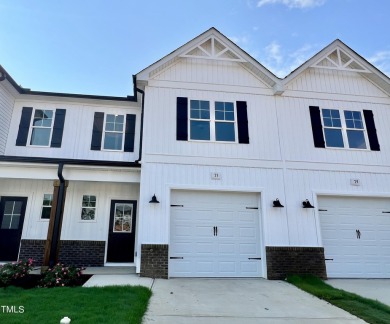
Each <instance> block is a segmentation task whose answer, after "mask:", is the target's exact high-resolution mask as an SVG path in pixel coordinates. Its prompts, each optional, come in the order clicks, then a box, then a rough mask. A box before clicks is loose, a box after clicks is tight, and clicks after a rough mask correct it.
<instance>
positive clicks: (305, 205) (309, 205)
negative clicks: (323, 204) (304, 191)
mask: <svg viewBox="0 0 390 324" xmlns="http://www.w3.org/2000/svg"><path fill="white" fill-rule="evenodd" d="M302 205H303V208H314V206H312V204H311V203H310V201H309V199H306V200H305V201H302Z"/></svg>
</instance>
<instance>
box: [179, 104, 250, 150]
mask: <svg viewBox="0 0 390 324" xmlns="http://www.w3.org/2000/svg"><path fill="white" fill-rule="evenodd" d="M176 140H178V141H188V140H198V141H212V142H232V143H239V144H249V130H248V113H247V104H246V101H236V102H223V101H215V102H210V101H207V100H188V98H186V97H177V98H176Z"/></svg>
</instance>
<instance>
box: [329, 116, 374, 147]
mask: <svg viewBox="0 0 390 324" xmlns="http://www.w3.org/2000/svg"><path fill="white" fill-rule="evenodd" d="M324 109H330V110H338V111H339V113H340V121H341V127H330V126H325V125H324V116H323V114H322V112H323V110H324ZM344 111H352V112H353V111H358V112H360V114H361V116H362V123H363V129H357V128H347V123H346V121H345V115H344ZM321 123H322V133H323V135H324V141H325V147H326V148H327V149H335V150H351V151H369V150H370V146H369V142H368V135H367V127H366V121H365V119H364V115H363V110H360V109H348V108H345V109H343V108H321ZM325 128H328V129H340V130H341V135H342V138H343V143H344V147H334V146H327V145H326V136H325ZM347 130H358V131H362V132H363V136H364V141H365V143H366V148H365V149H363V148H361V149H360V148H354V147H349V142H348V135H347Z"/></svg>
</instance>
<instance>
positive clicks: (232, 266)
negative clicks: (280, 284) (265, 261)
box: [169, 190, 262, 277]
mask: <svg viewBox="0 0 390 324" xmlns="http://www.w3.org/2000/svg"><path fill="white" fill-rule="evenodd" d="M259 219H260V208H259V195H258V194H254V193H232V192H209V191H207V192H205V191H185V190H180V191H179V190H177V191H172V196H171V228H170V230H171V231H170V238H171V239H170V246H169V255H170V260H169V261H170V262H169V275H170V277H261V276H262V260H261V259H260V258H261V257H262V256H261V253H260V251H261V249H260V246H261V245H260V241H261V240H260V226H259Z"/></svg>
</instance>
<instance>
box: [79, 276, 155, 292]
mask: <svg viewBox="0 0 390 324" xmlns="http://www.w3.org/2000/svg"><path fill="white" fill-rule="evenodd" d="M153 281H154V279H151V278H141V277H139V276H138V275H136V274H117V275H108V274H95V275H93V276H92V277H91V278H90V279H89V280H88V281H87V282H86V283H85V284H84V285H83V287H104V286H144V287H147V288H149V289H151V288H152V286H153Z"/></svg>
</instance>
